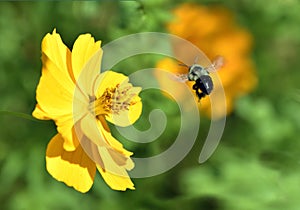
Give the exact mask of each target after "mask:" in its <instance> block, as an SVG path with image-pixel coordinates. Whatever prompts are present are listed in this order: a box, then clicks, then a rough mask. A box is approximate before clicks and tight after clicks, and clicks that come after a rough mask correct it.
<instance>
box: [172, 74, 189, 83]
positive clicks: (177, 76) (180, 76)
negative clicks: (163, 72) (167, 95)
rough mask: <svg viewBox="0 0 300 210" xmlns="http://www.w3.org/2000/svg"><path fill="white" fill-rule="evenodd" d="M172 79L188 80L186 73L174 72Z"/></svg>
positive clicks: (178, 80)
mask: <svg viewBox="0 0 300 210" xmlns="http://www.w3.org/2000/svg"><path fill="white" fill-rule="evenodd" d="M172 79H173V80H175V81H177V82H186V81H188V75H187V74H174V76H173V77H172Z"/></svg>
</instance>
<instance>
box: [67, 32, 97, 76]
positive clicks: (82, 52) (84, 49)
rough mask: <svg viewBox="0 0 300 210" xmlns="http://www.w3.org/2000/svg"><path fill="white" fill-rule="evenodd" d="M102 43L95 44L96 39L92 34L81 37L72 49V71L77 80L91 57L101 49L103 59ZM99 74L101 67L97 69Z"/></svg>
mask: <svg viewBox="0 0 300 210" xmlns="http://www.w3.org/2000/svg"><path fill="white" fill-rule="evenodd" d="M100 45H101V41H97V42H95V40H94V38H93V37H92V36H91V35H90V34H83V35H80V36H79V37H78V38H77V39H76V41H75V43H74V46H73V49H72V69H73V75H74V78H75V80H77V79H78V77H79V75H80V73H81V71H82V69H83V67H84V66H85V64H86V63H87V62H88V61H89V60H90V59H91V57H92V56H93V55H94V54H95V53H96V52H97V51H98V50H99V49H100V51H101V56H100V58H99V61H100V62H101V59H102V49H101V48H100ZM97 72H98V73H100V66H99V67H98V68H97Z"/></svg>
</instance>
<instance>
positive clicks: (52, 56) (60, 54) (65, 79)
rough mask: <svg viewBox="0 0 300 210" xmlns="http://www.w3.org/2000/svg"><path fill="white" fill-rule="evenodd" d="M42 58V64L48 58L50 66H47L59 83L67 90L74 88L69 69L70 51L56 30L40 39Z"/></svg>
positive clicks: (45, 62)
mask: <svg viewBox="0 0 300 210" xmlns="http://www.w3.org/2000/svg"><path fill="white" fill-rule="evenodd" d="M42 55H43V56H42V60H43V65H46V66H47V62H48V60H50V61H51V67H53V66H54V68H47V69H48V71H50V72H51V74H52V75H53V76H54V77H56V78H59V83H60V84H61V85H62V86H64V87H65V88H66V89H68V90H72V89H73V88H74V78H73V73H72V69H71V52H70V50H69V49H68V48H67V47H66V46H65V44H64V43H63V42H62V40H61V37H60V35H59V34H57V33H56V30H55V29H54V30H53V33H52V34H49V33H48V34H47V35H46V36H45V37H44V39H43V41H42Z"/></svg>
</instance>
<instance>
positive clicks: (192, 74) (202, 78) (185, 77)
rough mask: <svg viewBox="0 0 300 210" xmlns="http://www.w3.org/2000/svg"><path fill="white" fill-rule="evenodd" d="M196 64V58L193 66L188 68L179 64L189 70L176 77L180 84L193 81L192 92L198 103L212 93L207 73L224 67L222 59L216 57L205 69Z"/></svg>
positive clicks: (211, 84)
mask: <svg viewBox="0 0 300 210" xmlns="http://www.w3.org/2000/svg"><path fill="white" fill-rule="evenodd" d="M196 62H197V58H196V59H195V62H194V64H193V65H191V66H188V65H186V64H179V65H181V66H185V67H187V68H188V69H189V72H188V73H187V74H181V75H178V80H179V81H181V82H186V81H195V84H194V85H193V90H195V93H196V95H197V97H198V98H199V101H200V99H201V98H203V97H205V96H207V95H209V94H210V93H211V92H212V90H213V88H214V84H213V81H212V79H211V77H210V76H209V73H210V72H214V71H216V70H218V69H219V68H221V67H222V66H223V65H224V58H223V57H222V56H217V57H216V58H215V59H214V60H213V62H212V64H211V65H209V66H207V67H204V66H202V65H200V64H197V63H196Z"/></svg>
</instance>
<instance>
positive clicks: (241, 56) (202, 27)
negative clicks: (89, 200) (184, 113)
mask: <svg viewBox="0 0 300 210" xmlns="http://www.w3.org/2000/svg"><path fill="white" fill-rule="evenodd" d="M167 29H168V31H169V32H170V33H172V34H175V35H177V36H180V37H182V38H184V39H186V40H188V41H190V42H191V43H193V44H194V45H196V46H197V47H198V48H199V49H200V50H202V51H203V52H204V53H205V54H206V55H207V56H208V57H209V58H210V59H213V58H214V57H215V56H216V55H222V56H223V57H225V61H226V63H225V66H224V67H223V68H221V69H220V70H219V72H218V75H219V77H220V80H221V82H222V85H223V88H224V91H225V97H226V103H227V105H226V106H227V110H226V113H224V111H222V110H224V109H220V110H219V111H217V112H218V113H215V114H216V116H217V117H222V116H225V115H226V114H228V113H230V112H231V111H232V110H233V101H234V100H235V99H236V98H237V97H239V96H241V95H244V94H247V93H249V92H250V91H251V90H253V88H254V87H255V86H256V83H257V77H256V74H255V67H254V65H253V62H252V60H251V57H250V53H251V49H252V37H251V35H250V33H249V32H248V31H246V30H245V29H242V28H241V27H239V26H238V25H237V24H236V22H235V21H234V19H233V17H232V14H231V13H230V12H229V11H228V10H226V9H225V8H221V7H207V6H200V5H197V4H188V3H187V4H182V5H180V6H179V7H177V8H176V9H175V10H174V20H173V21H172V22H170V23H168V25H167ZM173 48H174V51H175V55H177V56H178V57H182V56H183V55H188V53H189V52H187V50H186V49H185V46H179V45H175V44H174V45H173ZM191 60H193V58H191ZM188 65H192V64H188ZM157 67H158V68H163V69H165V70H169V71H171V72H173V73H175V74H177V73H187V69H186V68H182V67H180V66H179V65H178V62H175V61H173V60H171V59H163V60H161V61H160V62H158V64H157ZM157 78H158V80H159V82H160V84H161V85H162V86H167V85H170V84H168V82H167V80H165V78H162V77H159V76H158V77H157ZM212 79H213V80H215V78H212ZM215 84H216V83H215ZM188 85H189V86H191V87H192V85H193V82H188ZM218 88H222V87H219V86H218V85H215V87H214V90H215V91H216V90H217V89H218ZM191 90H192V88H191ZM192 91H193V90H192ZM179 94H180V93H179ZM196 100H197V99H196ZM217 100H218V99H217ZM220 100H221V97H220ZM216 103H217V104H224V103H223V102H221V101H220V102H218V101H216ZM199 108H200V110H202V111H204V112H205V113H206V114H208V115H209V116H210V112H211V104H210V99H209V97H205V98H203V99H201V103H199Z"/></svg>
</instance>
